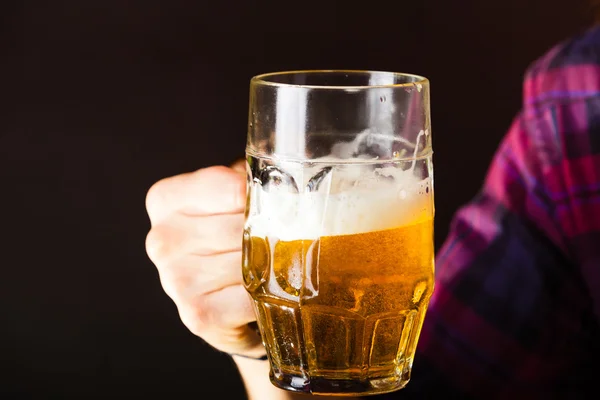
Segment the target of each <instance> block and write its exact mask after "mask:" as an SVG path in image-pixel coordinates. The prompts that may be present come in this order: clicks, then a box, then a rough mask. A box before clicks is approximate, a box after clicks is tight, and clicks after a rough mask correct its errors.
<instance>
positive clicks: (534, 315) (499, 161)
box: [383, 28, 600, 399]
mask: <svg viewBox="0 0 600 400" xmlns="http://www.w3.org/2000/svg"><path fill="white" fill-rule="evenodd" d="M436 263H437V266H436V269H437V275H436V287H435V292H434V295H433V297H432V300H431V304H430V308H429V311H428V314H427V316H426V318H425V324H424V327H423V330H422V333H421V339H420V341H419V345H418V352H417V356H416V358H415V361H414V370H413V374H412V379H411V382H410V383H409V384H408V385H407V387H406V388H405V389H403V390H401V391H398V392H395V393H393V394H388V395H386V396H383V398H389V399H392V398H394V399H398V398H404V397H403V396H407V397H411V398H412V397H413V396H414V397H416V398H427V394H428V393H441V394H443V396H444V398H485V399H494V398H502V399H504V398H515V399H521V398H545V399H547V398H561V399H563V398H578V399H579V398H589V397H593V398H597V396H598V393H597V390H593V389H592V390H593V391H592V392H591V393H592V394H590V395H589V396H586V395H584V393H585V392H586V390H587V389H588V388H590V387H592V388H594V387H595V386H597V385H594V383H596V382H594V381H600V376H599V374H600V365H599V364H598V362H599V361H600V360H599V356H600V352H599V351H598V348H599V345H598V342H599V341H600V334H599V333H598V332H599V330H598V326H599V323H598V322H599V319H598V318H599V316H600V28H593V29H591V30H589V31H587V32H585V33H584V34H581V35H579V36H577V37H574V38H572V39H571V40H569V41H566V42H564V43H561V44H559V45H558V46H557V47H555V48H554V49H552V50H551V51H550V52H549V53H548V54H546V55H545V56H544V57H542V58H541V59H540V60H538V61H537V62H536V63H534V64H533V66H532V67H531V68H530V69H529V70H528V72H527V74H526V78H525V83H524V102H523V109H522V111H521V113H520V114H519V115H518V116H517V118H516V119H515V121H514V123H513V124H512V127H511V128H510V130H509V132H508V134H507V135H506V137H505V138H504V140H503V141H502V144H501V145H500V147H499V149H498V151H497V153H496V155H495V157H494V159H493V162H492V164H491V167H490V169H489V171H488V175H487V177H486V181H485V184H484V186H483V188H482V190H481V191H480V193H479V194H478V196H477V197H476V198H475V199H474V200H473V201H472V202H471V203H470V204H468V205H467V206H465V207H464V208H462V209H461V210H459V212H458V213H457V214H456V216H455V218H454V221H453V223H452V228H451V234H450V236H449V238H448V239H447V241H446V242H445V244H444V246H443V248H442V249H441V251H440V253H439V254H438V257H437V262H436ZM594 392H595V394H593V393H594Z"/></svg>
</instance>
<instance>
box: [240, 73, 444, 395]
mask: <svg viewBox="0 0 600 400" xmlns="http://www.w3.org/2000/svg"><path fill="white" fill-rule="evenodd" d="M430 123H431V121H430V107H429V82H428V80H427V79H425V78H423V77H420V76H416V75H409V74H400V73H390V72H369V71H298V72H279V73H272V74H265V75H260V76H256V77H254V78H252V80H251V83H250V109H249V121H248V141H247V147H246V160H247V175H248V176H247V179H248V185H247V204H246V220H245V227H244V238H243V266H242V268H243V277H244V285H245V287H246V289H247V291H248V293H249V294H250V296H251V297H252V300H253V302H254V307H255V311H256V315H257V321H258V327H259V330H260V333H261V335H262V340H263V343H264V345H265V348H266V351H267V355H268V359H269V362H270V371H271V372H270V379H271V382H272V383H273V384H274V385H276V386H277V387H280V388H282V389H287V390H291V391H298V392H305V393H313V394H325V395H326V394H329V395H347V396H360V395H366V394H375V393H385V392H391V391H394V390H397V389H400V388H402V387H404V386H405V385H406V384H407V383H408V381H409V379H410V373H411V368H412V362H413V357H414V353H415V348H416V346H417V341H418V338H419V333H420V330H421V326H422V324H423V319H424V317H425V313H426V310H427V306H428V304H429V299H430V297H431V294H432V291H433V286H434V244H433V217H434V201H433V165H432V145H431V130H430Z"/></svg>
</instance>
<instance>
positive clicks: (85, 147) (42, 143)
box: [0, 0, 591, 399]
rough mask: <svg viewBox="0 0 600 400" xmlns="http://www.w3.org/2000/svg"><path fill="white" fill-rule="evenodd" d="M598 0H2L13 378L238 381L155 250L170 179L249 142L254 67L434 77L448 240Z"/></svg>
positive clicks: (94, 389) (50, 387)
mask: <svg viewBox="0 0 600 400" xmlns="http://www.w3.org/2000/svg"><path fill="white" fill-rule="evenodd" d="M590 20H591V18H590V16H589V15H588V10H587V7H586V6H585V0H580V1H574V0H530V1H522V0H505V1H496V2H494V1H481V0H454V1H448V0H420V1H410V2H409V1H402V0H396V1H387V2H381V1H368V2H360V3H357V4H356V5H352V3H351V2H347V1H345V2H341V1H340V2H326V1H323V2H317V1H304V2H288V1H278V2H275V1H272V2H268V3H266V2H256V1H239V2H235V1H223V2H219V3H218V2H208V1H156V0H147V1H143V0H131V1H119V0H86V1H77V0H55V1H52V2H50V1H47V2H45V1H3V2H1V3H0V95H1V96H2V100H3V102H2V104H3V105H2V107H1V108H0V163H1V164H0V178H1V186H0V199H1V200H0V204H1V205H2V207H1V209H0V210H1V211H2V214H3V215H2V217H1V219H0V221H1V225H0V226H1V227H2V232H3V235H2V237H3V238H4V239H3V240H2V244H1V245H0V248H1V249H2V258H0V260H1V265H2V275H1V276H0V332H1V333H0V335H1V336H0V362H1V364H0V365H1V367H2V371H0V372H1V373H0V397H2V398H31V397H35V398H61V399H67V398H106V397H109V396H110V397H116V398H122V397H134V398H138V397H142V396H150V395H152V394H157V393H158V394H162V395H165V396H167V395H168V396H169V398H183V397H184V396H186V397H188V396H189V398H211V396H209V395H207V393H211V392H216V391H217V390H220V391H222V393H223V395H233V397H235V398H242V396H243V395H242V393H243V392H242V388H241V385H240V383H239V382H238V380H237V375H236V372H235V369H234V368H233V366H232V364H231V362H230V361H229V359H228V358H227V357H225V356H223V355H221V354H219V353H217V352H216V351H213V350H211V349H210V348H209V347H208V346H206V345H205V344H204V343H203V342H202V341H201V340H200V339H198V338H196V337H194V336H192V335H191V334H190V333H188V331H187V330H186V329H185V328H184V326H183V325H182V324H181V323H180V321H179V319H178V315H177V311H176V309H175V307H174V305H173V304H172V302H171V301H170V300H169V299H168V298H167V296H166V295H164V294H163V292H162V290H161V287H160V284H159V281H158V277H157V274H156V272H155V270H154V267H153V266H152V264H151V263H150V262H149V260H148V259H147V257H146V255H145V251H144V239H145V235H146V232H147V230H148V227H149V225H148V221H147V217H146V214H145V210H144V197H145V192H146V190H147V189H148V187H149V186H150V185H151V184H152V183H153V182H154V181H156V180H158V179H159V178H162V177H165V176H169V175H172V174H176V173H180V172H184V171H190V170H194V169H197V168H201V167H205V166H209V165H212V164H217V163H229V162H230V161H232V160H234V159H235V158H237V157H239V156H241V155H242V152H243V147H244V140H245V132H246V126H245V125H246V111H247V100H248V81H249V79H250V77H251V76H252V75H254V74H257V73H262V72H268V71H274V70H283V69H300V68H350V69H376V70H394V71H403V72H414V73H418V74H423V75H426V76H428V77H429V78H430V79H431V82H432V107H433V126H434V146H435V151H436V155H435V167H436V199H437V221H436V229H437V232H436V241H437V244H438V245H439V244H440V242H441V240H442V239H443V238H444V236H445V235H446V232H447V228H448V224H449V221H450V218H451V215H452V213H453V212H454V211H455V210H456V208H457V207H458V206H459V205H460V204H462V203H464V202H465V201H467V200H468V199H469V198H470V197H472V196H473V195H474V194H475V192H476V190H477V188H478V186H479V185H480V183H481V180H482V178H483V176H484V173H485V169H486V167H487V165H488V162H489V160H490V157H491V155H492V154H493V151H494V149H495V148H496V146H497V144H498V142H499V140H500V139H501V136H502V134H503V133H504V132H505V130H506V128H507V127H508V125H509V124H510V121H511V119H512V117H513V116H514V114H515V113H516V112H517V111H518V108H519V101H520V93H521V88H520V81H521V77H522V74H523V71H524V69H525V68H526V66H527V65H528V64H529V63H530V62H531V61H532V60H533V59H535V58H537V57H538V56H540V55H541V54H542V53H544V52H545V51H546V50H547V49H548V48H549V46H551V45H552V44H554V43H556V42H557V41H558V40H561V39H564V38H566V37H568V36H570V35H572V34H575V33H577V32H578V30H580V29H582V28H583V27H585V25H586V24H587V23H588V22H589V21H590Z"/></svg>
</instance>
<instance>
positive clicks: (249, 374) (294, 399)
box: [233, 356, 341, 400]
mask: <svg viewBox="0 0 600 400" xmlns="http://www.w3.org/2000/svg"><path fill="white" fill-rule="evenodd" d="M233 360H234V361H235V363H236V365H237V367H238V370H239V371H240V375H241V377H242V380H243V381H244V386H245V387H246V393H247V395H248V399H249V400H265V399H268V400H306V399H308V398H310V397H311V396H310V395H306V394H297V393H292V392H288V391H287V390H282V389H278V388H277V387H275V386H274V385H273V384H272V383H271V381H270V380H269V363H268V361H259V360H252V359H248V358H243V357H237V356H233ZM327 398H328V399H331V400H335V399H341V397H331V396H328V397H327Z"/></svg>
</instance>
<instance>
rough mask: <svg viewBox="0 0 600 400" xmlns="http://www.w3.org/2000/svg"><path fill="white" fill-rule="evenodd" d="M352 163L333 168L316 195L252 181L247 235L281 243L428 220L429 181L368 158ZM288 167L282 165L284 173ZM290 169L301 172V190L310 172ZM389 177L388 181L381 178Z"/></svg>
mask: <svg viewBox="0 0 600 400" xmlns="http://www.w3.org/2000/svg"><path fill="white" fill-rule="evenodd" d="M345 161H348V160H345ZM353 161H355V162H356V163H355V164H348V165H347V166H346V167H340V166H339V165H338V166H334V167H333V168H334V171H333V172H332V174H333V175H332V176H333V179H332V181H331V183H330V185H328V186H327V185H326V186H327V188H320V189H321V192H302V193H289V192H285V191H283V192H281V191H279V192H277V191H272V192H267V191H265V190H264V189H263V188H262V187H261V185H260V184H258V183H253V184H252V186H251V188H250V190H251V191H252V193H251V202H252V203H251V205H250V210H249V217H248V221H247V222H248V226H249V227H250V229H251V234H252V235H253V236H260V237H267V236H269V237H276V238H278V239H279V240H286V241H288V240H300V239H316V238H318V237H320V236H333V235H350V234H357V233H365V232H372V231H379V230H385V229H392V228H397V227H400V226H406V225H411V224H413V223H416V222H419V221H422V220H424V219H426V218H431V217H433V212H434V210H433V201H432V200H433V199H432V196H433V187H432V181H431V179H430V178H426V179H419V178H417V177H416V176H415V175H414V174H413V171H412V169H409V170H406V171H403V170H400V169H398V168H396V167H383V168H375V169H373V168H372V165H373V164H372V160H371V162H369V163H368V164H369V167H368V170H365V164H366V163H365V160H353ZM285 164H287V163H285ZM326 165H327V164H321V165H320V167H321V168H322V167H323V166H326ZM291 167H292V166H291V165H285V166H284V165H282V169H283V170H285V171H288V172H289V171H292V170H293V168H292V169H290V168H291ZM296 169H297V171H296V172H298V170H300V171H302V173H300V174H298V173H296V174H294V175H295V176H296V177H297V178H298V179H297V182H298V183H304V185H302V186H301V188H304V187H305V185H306V181H307V180H308V179H309V178H310V177H312V176H314V170H313V171H307V170H306V168H304V169H302V167H301V166H300V165H298V164H296ZM390 176H391V177H393V178H394V180H393V181H388V180H386V179H385V177H390ZM323 189H325V190H323ZM300 190H302V189H300Z"/></svg>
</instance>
